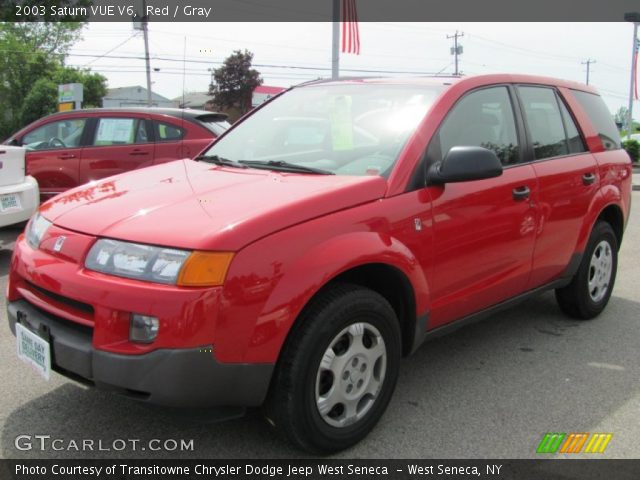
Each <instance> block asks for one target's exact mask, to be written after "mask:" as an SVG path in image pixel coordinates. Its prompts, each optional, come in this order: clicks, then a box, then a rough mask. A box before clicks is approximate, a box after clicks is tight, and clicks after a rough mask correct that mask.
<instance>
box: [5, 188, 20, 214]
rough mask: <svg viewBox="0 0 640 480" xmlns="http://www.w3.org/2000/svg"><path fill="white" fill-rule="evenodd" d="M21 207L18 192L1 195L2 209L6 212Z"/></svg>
mask: <svg viewBox="0 0 640 480" xmlns="http://www.w3.org/2000/svg"><path fill="white" fill-rule="evenodd" d="M20 208H21V206H20V197H19V196H18V195H17V194H15V193H9V194H7V195H0V211H2V212H6V211H7V210H18V209H20Z"/></svg>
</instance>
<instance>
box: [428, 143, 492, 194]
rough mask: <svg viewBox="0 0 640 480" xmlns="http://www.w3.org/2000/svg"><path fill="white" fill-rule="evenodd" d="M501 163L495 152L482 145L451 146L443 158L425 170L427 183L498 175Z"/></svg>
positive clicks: (466, 180)
mask: <svg viewBox="0 0 640 480" xmlns="http://www.w3.org/2000/svg"><path fill="white" fill-rule="evenodd" d="M500 175H502V163H500V160H499V159H498V157H497V156H496V154H495V152H493V151H491V150H488V149H486V148H483V147H452V148H451V150H449V151H448V152H447V154H446V155H445V157H444V160H442V161H441V162H436V163H434V164H433V165H431V167H430V168H429V170H428V171H427V184H428V185H439V184H444V183H452V182H468V181H472V180H483V179H486V178H493V177H499V176H500Z"/></svg>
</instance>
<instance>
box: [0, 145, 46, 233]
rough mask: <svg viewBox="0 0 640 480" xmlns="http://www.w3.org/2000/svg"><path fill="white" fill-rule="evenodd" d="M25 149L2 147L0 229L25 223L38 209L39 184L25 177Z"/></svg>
mask: <svg viewBox="0 0 640 480" xmlns="http://www.w3.org/2000/svg"><path fill="white" fill-rule="evenodd" d="M24 156H25V149H24V148H20V147H11V146H7V145H2V146H0V227H6V226H7V225H13V224H15V223H20V222H24V221H26V220H29V218H30V217H31V216H32V215H33V214H34V212H35V211H36V209H37V208H38V203H39V195H38V182H36V180H35V178H33V177H31V176H29V175H25V173H24V172H25V167H24Z"/></svg>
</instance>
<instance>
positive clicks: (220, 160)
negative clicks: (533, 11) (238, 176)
mask: <svg viewBox="0 0 640 480" xmlns="http://www.w3.org/2000/svg"><path fill="white" fill-rule="evenodd" d="M194 160H197V161H203V162H207V163H213V164H214V165H222V166H224V167H234V168H249V167H248V166H247V165H244V164H243V163H240V162H236V161H235V160H229V159H228V158H224V157H219V156H218V155H198V156H197V157H196V158H194Z"/></svg>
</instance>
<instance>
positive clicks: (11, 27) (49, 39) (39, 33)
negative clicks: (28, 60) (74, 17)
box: [0, 22, 83, 56]
mask: <svg viewBox="0 0 640 480" xmlns="http://www.w3.org/2000/svg"><path fill="white" fill-rule="evenodd" d="M82 27H83V23H81V22H32V23H17V22H16V23H3V24H1V26H0V35H3V36H4V35H9V36H11V37H13V38H15V39H17V40H18V41H19V42H20V43H21V44H23V45H24V46H25V47H26V48H27V50H28V51H31V52H42V53H46V54H49V55H54V54H56V55H60V56H64V55H65V54H66V53H67V52H68V51H69V48H71V46H72V45H73V44H74V43H75V42H77V41H78V40H79V39H80V35H81V33H82Z"/></svg>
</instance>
